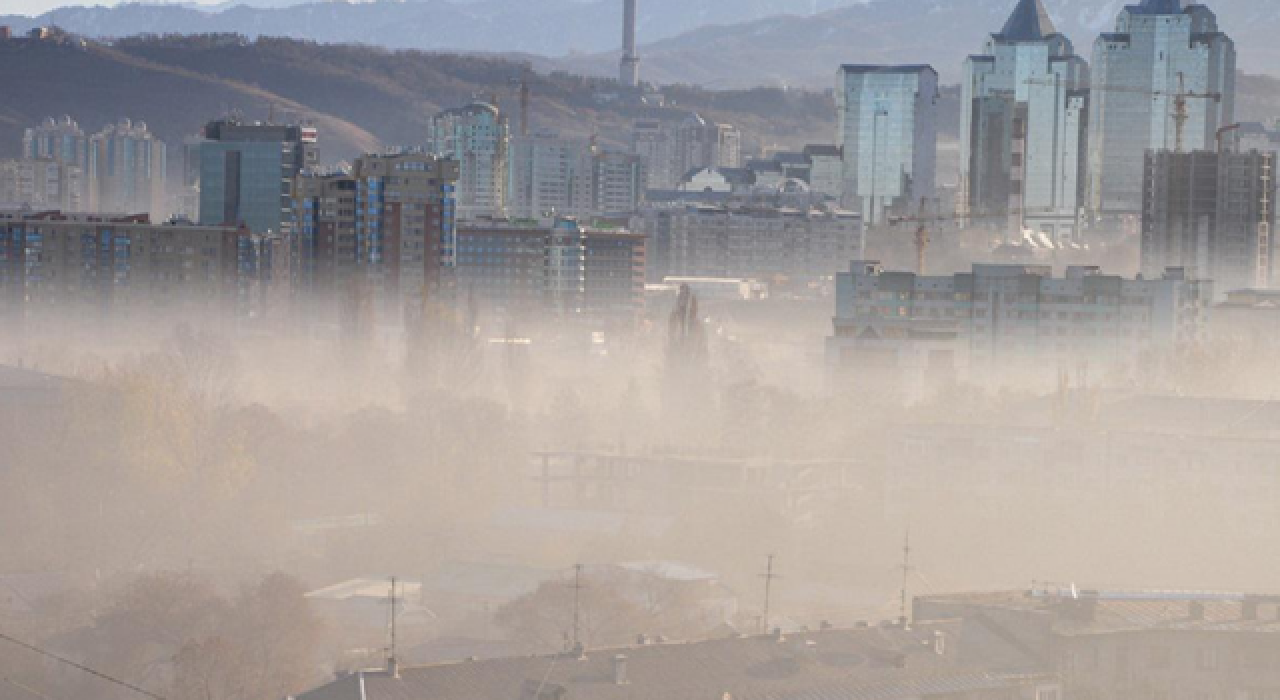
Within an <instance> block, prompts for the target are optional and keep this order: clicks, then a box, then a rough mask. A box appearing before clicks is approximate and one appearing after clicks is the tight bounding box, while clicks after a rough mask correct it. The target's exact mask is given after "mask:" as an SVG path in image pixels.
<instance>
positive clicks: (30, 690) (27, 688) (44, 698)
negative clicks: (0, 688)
mask: <svg viewBox="0 0 1280 700" xmlns="http://www.w3.org/2000/svg"><path fill="white" fill-rule="evenodd" d="M0 683H5V684H7V685H11V686H13V687H15V688H17V689H18V690H21V691H22V692H24V693H27V694H28V695H30V696H31V697H33V698H40V700H53V698H51V697H49V696H48V695H45V694H44V693H42V692H40V691H38V690H36V689H35V688H32V687H31V686H29V685H25V684H23V683H19V682H18V681H15V680H13V679H12V678H5V677H4V676H0Z"/></svg>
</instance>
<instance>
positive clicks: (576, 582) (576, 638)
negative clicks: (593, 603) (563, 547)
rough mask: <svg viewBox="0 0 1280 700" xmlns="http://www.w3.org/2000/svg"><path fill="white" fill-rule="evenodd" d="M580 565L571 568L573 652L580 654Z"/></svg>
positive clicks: (581, 587) (581, 586)
mask: <svg viewBox="0 0 1280 700" xmlns="http://www.w3.org/2000/svg"><path fill="white" fill-rule="evenodd" d="M582 589H583V585H582V565H581V564H577V565H575V566H574V567H573V650H574V651H578V652H581V651H582V649H583V647H582V627H581V625H580V624H579V623H580V620H581V615H580V612H581V609H582V600H581V594H582Z"/></svg>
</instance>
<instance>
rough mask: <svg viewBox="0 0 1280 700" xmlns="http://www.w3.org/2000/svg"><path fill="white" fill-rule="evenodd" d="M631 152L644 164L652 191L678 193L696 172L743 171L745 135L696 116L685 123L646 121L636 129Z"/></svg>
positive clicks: (636, 126) (641, 122) (692, 115)
mask: <svg viewBox="0 0 1280 700" xmlns="http://www.w3.org/2000/svg"><path fill="white" fill-rule="evenodd" d="M631 152H632V153H633V154H635V155H638V156H640V158H641V159H642V160H643V162H644V165H645V168H646V170H647V174H648V189H653V190H674V189H676V187H677V186H678V185H679V184H680V182H681V178H682V176H684V174H685V173H688V172H690V171H692V170H695V169H697V170H701V169H705V168H737V167H740V166H741V165H742V134H741V132H739V131H738V129H736V128H734V127H733V126H730V125H728V124H716V123H713V122H708V121H707V120H706V119H703V118H702V117H701V116H699V115H697V114H693V113H690V114H687V115H686V116H685V117H684V118H683V119H681V120H669V119H668V120H662V119H645V120H641V121H638V122H636V124H635V126H634V129H633V131H632V140H631Z"/></svg>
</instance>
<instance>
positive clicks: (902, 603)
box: [898, 528, 911, 627]
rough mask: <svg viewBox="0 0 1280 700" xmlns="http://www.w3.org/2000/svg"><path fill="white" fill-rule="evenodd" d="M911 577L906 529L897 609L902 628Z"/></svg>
mask: <svg viewBox="0 0 1280 700" xmlns="http://www.w3.org/2000/svg"><path fill="white" fill-rule="evenodd" d="M910 575H911V529H910V528H908V529H907V534H906V537H905V538H904V539H903V540H902V591H901V599H900V600H899V604H898V605H899V607H898V620H899V621H900V622H901V623H902V626H903V627H906V626H907V620H908V618H907V580H908V577H909V576H910Z"/></svg>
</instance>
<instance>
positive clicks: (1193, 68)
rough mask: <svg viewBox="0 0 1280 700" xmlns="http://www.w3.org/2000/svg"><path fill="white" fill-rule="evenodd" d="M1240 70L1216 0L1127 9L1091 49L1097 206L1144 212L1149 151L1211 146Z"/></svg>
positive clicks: (1150, 0)
mask: <svg viewBox="0 0 1280 700" xmlns="http://www.w3.org/2000/svg"><path fill="white" fill-rule="evenodd" d="M1235 73H1236V51H1235V44H1234V42H1232V40H1231V39H1230V38H1229V37H1228V36H1227V35H1226V34H1224V33H1222V32H1221V31H1220V30H1219V28H1218V20H1217V18H1216V17H1215V15H1214V13H1213V12H1212V11H1211V10H1210V9H1209V8H1208V7H1206V6H1204V5H1192V4H1189V3H1188V2H1186V0H1142V2H1141V4H1137V5H1128V6H1126V7H1125V8H1124V9H1123V10H1121V11H1120V15H1119V17H1118V19H1117V20H1116V29H1115V32H1113V33H1108V34H1103V35H1101V36H1100V37H1098V40H1097V42H1096V43H1095V44H1094V48H1093V76H1092V90H1091V98H1090V99H1091V102H1092V105H1091V107H1090V116H1089V186H1088V202H1087V204H1088V208H1089V210H1090V213H1091V214H1092V215H1093V216H1096V217H1117V216H1126V215H1128V216H1134V215H1137V214H1138V213H1140V212H1141V211H1142V192H1143V190H1142V181H1143V158H1144V155H1145V154H1146V152H1147V151H1149V150H1154V151H1182V152H1184V153H1185V152H1191V151H1206V150H1211V149H1212V148H1213V147H1214V143H1215V141H1216V136H1217V131H1218V129H1219V128H1220V127H1223V126H1227V125H1229V124H1231V123H1232V122H1233V121H1234V115H1235ZM1179 94H1185V95H1189V97H1186V98H1184V99H1183V100H1179V97H1178V96H1179ZM1179 102H1182V103H1184V104H1185V107H1184V108H1183V109H1182V110H1180V109H1179V107H1178V105H1179ZM1180 111H1181V112H1182V114H1181V115H1180V114H1179V112H1180ZM1179 134H1181V139H1179ZM1179 140H1181V142H1179Z"/></svg>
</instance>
